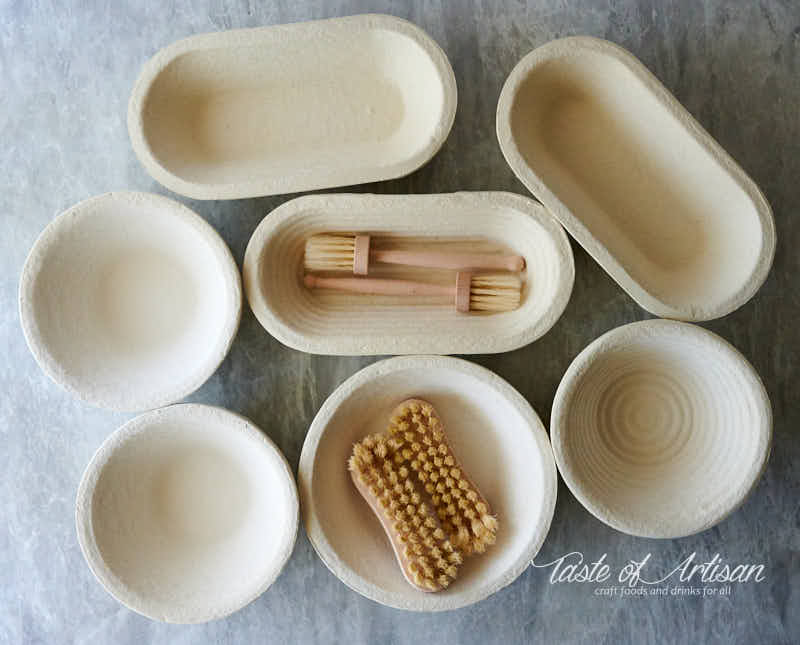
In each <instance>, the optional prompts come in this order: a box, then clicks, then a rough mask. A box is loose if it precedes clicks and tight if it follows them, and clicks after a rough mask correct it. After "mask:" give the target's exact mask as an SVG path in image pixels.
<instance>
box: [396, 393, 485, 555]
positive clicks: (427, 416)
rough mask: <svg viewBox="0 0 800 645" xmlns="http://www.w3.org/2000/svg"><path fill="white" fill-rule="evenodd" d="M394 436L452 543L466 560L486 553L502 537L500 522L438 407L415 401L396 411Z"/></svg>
mask: <svg viewBox="0 0 800 645" xmlns="http://www.w3.org/2000/svg"><path fill="white" fill-rule="evenodd" d="M388 434H389V436H390V437H391V438H393V439H394V440H395V442H397V443H398V450H397V452H398V454H399V455H400V459H401V460H402V461H401V463H402V464H404V465H405V464H407V465H408V466H409V468H410V469H411V471H412V472H413V473H414V474H415V475H416V478H417V481H418V482H419V484H420V485H421V486H422V487H423V490H424V492H425V493H426V495H428V496H429V499H430V502H431V504H432V506H433V510H434V511H435V512H436V515H437V517H438V519H439V521H440V523H441V526H442V529H443V530H444V532H445V534H446V535H447V536H448V538H449V540H450V543H451V544H452V545H453V546H454V547H455V548H456V549H458V550H459V551H460V552H461V553H463V554H464V555H471V554H473V553H483V552H484V551H485V550H486V549H487V547H489V546H490V545H492V544H494V542H495V539H496V537H497V524H498V523H497V518H496V517H494V516H493V515H492V512H491V509H490V507H489V503H488V502H487V501H486V499H485V498H484V497H483V495H481V493H480V491H479V490H478V488H477V486H475V484H474V483H473V482H472V481H471V480H470V479H469V478H468V477H467V475H466V474H465V472H464V469H463V468H462V467H461V464H460V463H459V462H458V460H457V459H456V456H455V454H453V451H452V449H451V447H450V444H449V442H448V440H447V436H446V434H445V429H444V424H443V423H442V421H441V419H440V418H439V416H438V415H437V414H436V410H435V409H434V407H433V406H432V405H431V404H430V403H428V402H427V401H424V400H422V399H409V400H407V401H404V402H403V403H401V404H400V405H398V406H397V408H395V410H394V412H393V413H392V416H391V421H390V423H389V431H388Z"/></svg>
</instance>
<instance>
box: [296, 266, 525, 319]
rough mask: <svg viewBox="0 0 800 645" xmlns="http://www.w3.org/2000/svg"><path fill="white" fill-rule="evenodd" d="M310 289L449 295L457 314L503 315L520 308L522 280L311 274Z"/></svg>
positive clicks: (472, 276)
mask: <svg viewBox="0 0 800 645" xmlns="http://www.w3.org/2000/svg"><path fill="white" fill-rule="evenodd" d="M303 282H304V284H305V285H306V287H308V288H309V289H335V290H337V291H350V292H353V293H364V294H370V295H380V296H450V297H452V298H453V300H454V303H455V308H456V311H460V312H462V313H466V312H469V311H486V312H492V313H497V312H502V311H511V310H512V309H516V308H517V307H519V302H520V292H521V291H522V281H521V280H520V278H519V277H518V276H516V275H512V274H509V273H496V274H472V273H469V272H467V271H459V272H458V274H457V275H456V283H455V285H442V284H430V283H427V282H414V281H411V280H391V279H379V278H325V277H322V276H317V275H314V274H312V273H308V274H306V276H305V278H304V279H303Z"/></svg>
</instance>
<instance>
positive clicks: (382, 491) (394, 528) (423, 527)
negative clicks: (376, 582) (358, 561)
mask: <svg viewBox="0 0 800 645" xmlns="http://www.w3.org/2000/svg"><path fill="white" fill-rule="evenodd" d="M400 445H401V442H400V441H399V440H398V439H396V438H393V437H389V436H386V435H381V434H377V435H370V436H368V437H365V438H364V439H363V440H362V441H360V442H358V443H356V444H355V445H354V446H353V454H352V456H351V457H350V459H349V461H348V469H349V470H350V475H351V477H352V479H353V482H354V483H355V485H356V488H357V489H358V490H359V492H360V493H361V495H362V496H363V497H364V499H366V500H367V502H368V503H369V505H370V507H371V508H372V510H373V511H374V512H375V513H376V515H377V516H378V518H379V519H380V521H381V524H382V525H383V527H384V530H385V531H386V533H387V534H388V535H389V537H390V539H391V542H392V548H393V549H394V552H395V556H396V557H397V560H398V562H399V564H400V567H401V569H402V571H403V575H404V576H405V578H406V580H408V582H409V583H411V584H412V585H413V586H415V587H416V588H418V589H419V590H421V591H426V592H431V591H441V590H442V589H445V588H446V587H448V586H449V585H450V583H451V582H452V581H453V580H454V579H455V578H456V575H457V573H458V568H459V565H460V564H461V561H462V557H461V553H460V552H459V551H458V550H457V549H456V548H455V547H454V546H453V544H452V543H451V541H450V539H449V538H448V535H447V534H446V533H445V531H444V530H442V526H441V522H440V521H439V519H438V517H437V515H436V514H435V513H434V512H433V510H432V509H431V507H430V502H428V501H426V499H425V496H424V495H423V494H422V491H421V490H420V485H419V483H418V482H417V481H415V477H414V473H413V472H412V471H411V469H410V468H409V467H408V465H407V464H405V463H403V459H402V457H401V455H399V454H398V452H397V450H398V448H399V446H400Z"/></svg>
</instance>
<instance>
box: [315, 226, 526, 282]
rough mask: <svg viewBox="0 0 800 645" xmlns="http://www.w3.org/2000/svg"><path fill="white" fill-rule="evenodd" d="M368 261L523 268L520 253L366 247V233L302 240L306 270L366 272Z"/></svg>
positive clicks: (441, 266)
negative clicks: (447, 251)
mask: <svg viewBox="0 0 800 645" xmlns="http://www.w3.org/2000/svg"><path fill="white" fill-rule="evenodd" d="M371 262H382V263H384V264H403V265H406V266H417V267H425V268H429V269H451V270H453V271H465V270H467V269H489V270H498V271H512V272H515V273H516V272H519V271H522V269H524V268H525V259H524V258H523V257H522V256H521V255H500V254H494V253H443V252H438V251H400V250H392V249H370V236H369V235H346V234H333V233H324V234H320V235H312V236H311V237H309V238H308V239H307V240H306V249H305V256H304V263H305V268H306V271H352V272H353V273H355V274H356V275H366V274H367V272H368V270H369V265H370V263H371Z"/></svg>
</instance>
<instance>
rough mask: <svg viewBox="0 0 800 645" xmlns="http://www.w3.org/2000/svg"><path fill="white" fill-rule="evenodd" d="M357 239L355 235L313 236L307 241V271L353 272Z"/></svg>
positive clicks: (305, 262) (305, 258) (304, 261)
mask: <svg viewBox="0 0 800 645" xmlns="http://www.w3.org/2000/svg"><path fill="white" fill-rule="evenodd" d="M355 239H356V238H355V236H353V235H332V234H327V233H326V234H324V235H312V236H311V237H309V238H308V239H307V240H306V251H305V256H304V258H303V263H304V264H305V268H306V271H352V270H353V258H354V256H355Z"/></svg>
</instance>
